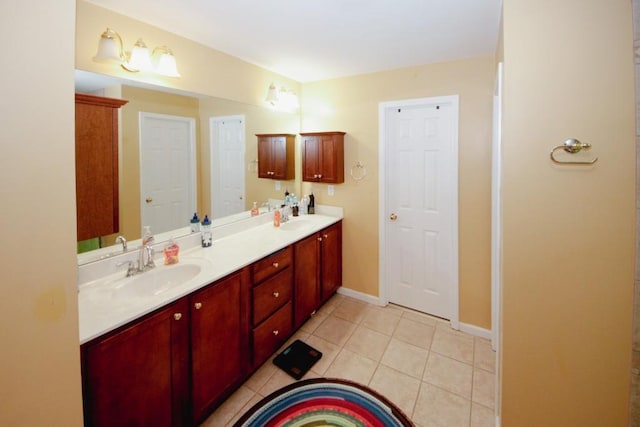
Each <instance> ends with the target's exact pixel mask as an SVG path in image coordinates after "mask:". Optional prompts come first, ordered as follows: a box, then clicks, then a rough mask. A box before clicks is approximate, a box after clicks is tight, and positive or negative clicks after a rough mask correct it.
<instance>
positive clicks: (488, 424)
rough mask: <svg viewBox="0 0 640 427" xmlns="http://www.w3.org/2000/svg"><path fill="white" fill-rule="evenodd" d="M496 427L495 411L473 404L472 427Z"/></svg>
mask: <svg viewBox="0 0 640 427" xmlns="http://www.w3.org/2000/svg"><path fill="white" fill-rule="evenodd" d="M495 425H496V423H495V419H494V415H493V409H489V408H486V407H484V406H482V405H478V404H477V403H471V427H493V426H495Z"/></svg>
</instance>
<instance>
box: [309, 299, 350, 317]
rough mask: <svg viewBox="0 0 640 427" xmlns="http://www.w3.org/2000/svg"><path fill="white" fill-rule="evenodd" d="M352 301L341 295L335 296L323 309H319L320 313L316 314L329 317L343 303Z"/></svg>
mask: <svg viewBox="0 0 640 427" xmlns="http://www.w3.org/2000/svg"><path fill="white" fill-rule="evenodd" d="M347 299H350V298H348V297H345V296H344V295H340V294H334V295H333V296H332V297H331V298H330V299H329V301H327V302H325V303H324V304H323V305H322V307H320V308H319V309H318V312H317V313H316V314H321V315H323V316H328V315H329V314H331V313H332V312H333V310H335V309H336V308H337V307H338V306H340V304H342V302H343V301H345V300H347Z"/></svg>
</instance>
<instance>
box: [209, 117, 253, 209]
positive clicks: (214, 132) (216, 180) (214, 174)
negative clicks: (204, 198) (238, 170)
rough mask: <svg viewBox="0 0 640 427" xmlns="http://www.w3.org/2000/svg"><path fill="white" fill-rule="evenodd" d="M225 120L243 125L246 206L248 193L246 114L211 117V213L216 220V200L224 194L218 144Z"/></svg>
mask: <svg viewBox="0 0 640 427" xmlns="http://www.w3.org/2000/svg"><path fill="white" fill-rule="evenodd" d="M225 120H240V123H241V125H242V133H241V134H242V158H243V159H244V161H243V165H242V170H243V171H245V173H243V174H242V188H243V189H244V191H243V194H242V197H243V198H244V199H243V202H244V204H245V206H246V193H247V187H246V186H247V177H246V170H245V166H244V164H245V163H246V158H245V156H246V153H247V148H246V143H247V141H246V129H245V117H244V114H236V115H233V116H211V117H209V169H210V171H211V173H210V174H209V185H210V187H211V191H210V194H209V212H211V216H212V218H216V214H214V212H217V210H215V209H214V200H216V198H218V197H219V196H220V194H222V187H221V186H220V182H221V181H220V168H219V167H217V166H218V165H219V163H220V144H219V143H218V142H219V141H218V125H219V124H220V123H221V122H224V121H225Z"/></svg>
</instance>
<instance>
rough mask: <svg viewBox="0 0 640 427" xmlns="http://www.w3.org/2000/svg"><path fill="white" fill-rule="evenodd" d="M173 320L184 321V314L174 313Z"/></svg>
mask: <svg viewBox="0 0 640 427" xmlns="http://www.w3.org/2000/svg"><path fill="white" fill-rule="evenodd" d="M173 318H174V319H176V320H180V319H182V313H173Z"/></svg>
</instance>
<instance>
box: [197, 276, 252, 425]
mask: <svg viewBox="0 0 640 427" xmlns="http://www.w3.org/2000/svg"><path fill="white" fill-rule="evenodd" d="M189 310H190V322H191V382H192V387H191V401H192V419H193V421H194V422H196V423H199V422H202V421H204V418H206V416H207V415H208V414H209V412H210V410H211V409H212V408H213V407H214V406H215V405H216V404H217V403H219V402H220V401H221V399H222V398H224V397H226V396H227V395H228V394H230V393H231V391H233V389H234V388H235V387H236V386H237V385H238V384H239V383H240V382H241V381H242V380H243V379H244V378H245V376H246V375H247V374H248V372H249V367H250V366H249V351H248V349H249V335H248V332H249V323H248V313H249V272H248V270H247V269H244V270H241V271H239V272H237V273H234V274H232V275H231V276H229V277H227V278H225V279H222V280H219V281H217V282H215V283H214V284H212V285H210V286H208V287H206V288H204V289H202V290H200V291H197V292H195V293H194V294H192V295H191V296H189Z"/></svg>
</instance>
